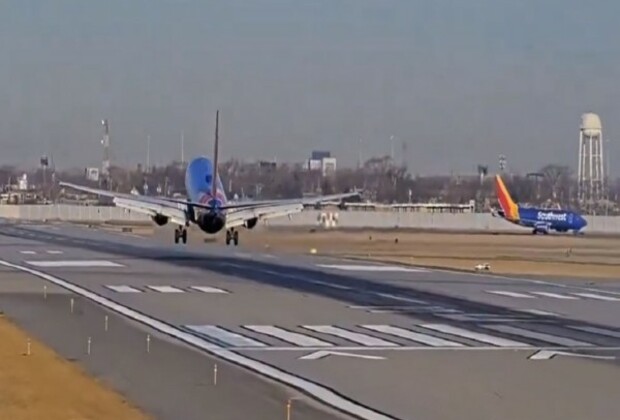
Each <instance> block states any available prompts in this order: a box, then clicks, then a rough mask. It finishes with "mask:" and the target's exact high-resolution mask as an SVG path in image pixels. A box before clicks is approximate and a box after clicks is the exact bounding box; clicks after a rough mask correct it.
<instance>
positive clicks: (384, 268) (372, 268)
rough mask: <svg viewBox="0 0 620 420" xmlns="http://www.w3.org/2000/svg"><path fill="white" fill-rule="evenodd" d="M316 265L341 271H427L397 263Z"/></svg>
mask: <svg viewBox="0 0 620 420" xmlns="http://www.w3.org/2000/svg"><path fill="white" fill-rule="evenodd" d="M317 266H318V267H322V268H332V269H334V270H343V271H375V272H408V273H424V272H426V271H427V270H425V269H423V268H414V267H401V266H398V265H362V264H359V265H348V264H318V265H317Z"/></svg>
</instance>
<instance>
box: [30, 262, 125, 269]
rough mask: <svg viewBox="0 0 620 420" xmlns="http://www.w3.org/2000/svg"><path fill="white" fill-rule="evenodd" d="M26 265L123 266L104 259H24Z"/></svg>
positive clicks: (49, 266)
mask: <svg viewBox="0 0 620 420" xmlns="http://www.w3.org/2000/svg"><path fill="white" fill-rule="evenodd" d="M24 262H25V263H26V264H28V265H32V266H35V267H41V268H59V267H124V266H123V265H121V264H118V263H115V262H112V261H106V260H65V261H61V260H52V261H24Z"/></svg>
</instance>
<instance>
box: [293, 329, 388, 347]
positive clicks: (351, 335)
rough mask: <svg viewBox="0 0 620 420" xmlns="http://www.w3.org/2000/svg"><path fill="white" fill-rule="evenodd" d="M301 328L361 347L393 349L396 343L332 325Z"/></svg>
mask: <svg viewBox="0 0 620 420" xmlns="http://www.w3.org/2000/svg"><path fill="white" fill-rule="evenodd" d="M302 327H303V328H305V329H307V330H310V331H314V332H318V333H321V334H326V335H333V336H334V337H340V338H344V339H345V340H349V341H352V342H354V343H357V344H361V345H363V346H369V347H370V346H380V347H395V346H398V344H397V343H393V342H391V341H387V340H383V339H381V338H377V337H373V336H371V335H366V334H362V333H358V332H354V331H349V330H346V329H344V328H339V327H334V326H332V325H302Z"/></svg>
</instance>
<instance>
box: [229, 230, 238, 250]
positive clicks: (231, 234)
mask: <svg viewBox="0 0 620 420" xmlns="http://www.w3.org/2000/svg"><path fill="white" fill-rule="evenodd" d="M231 241H232V243H233V244H234V245H235V246H237V245H239V232H238V231H236V230H235V229H228V230H227V231H226V245H230V242H231Z"/></svg>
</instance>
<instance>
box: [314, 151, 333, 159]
mask: <svg viewBox="0 0 620 420" xmlns="http://www.w3.org/2000/svg"><path fill="white" fill-rule="evenodd" d="M330 157H332V153H331V152H330V151H328V150H314V151H312V157H311V158H310V159H312V160H323V159H326V158H330Z"/></svg>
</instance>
